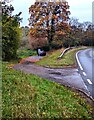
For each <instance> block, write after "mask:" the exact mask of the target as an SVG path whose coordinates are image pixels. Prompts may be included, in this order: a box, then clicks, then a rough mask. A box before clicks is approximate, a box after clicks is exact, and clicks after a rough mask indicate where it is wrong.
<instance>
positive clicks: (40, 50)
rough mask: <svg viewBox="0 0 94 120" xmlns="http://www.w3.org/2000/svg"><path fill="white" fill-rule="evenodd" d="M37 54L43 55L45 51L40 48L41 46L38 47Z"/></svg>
mask: <svg viewBox="0 0 94 120" xmlns="http://www.w3.org/2000/svg"><path fill="white" fill-rule="evenodd" d="M37 54H38V56H45V55H46V52H45V51H44V50H42V49H41V48H38V50H37Z"/></svg>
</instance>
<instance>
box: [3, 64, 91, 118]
mask: <svg viewBox="0 0 94 120" xmlns="http://www.w3.org/2000/svg"><path fill="white" fill-rule="evenodd" d="M11 65H13V63H11V62H3V64H2V109H3V112H2V118H5V119H9V118H12V119H13V118H24V119H25V118H28V119H29V118H42V119H43V118H54V119H55V118H62V119H63V118H72V119H73V118H76V119H77V118H78V119H79V118H80V119H89V118H90V119H91V118H93V116H92V111H93V108H92V107H91V106H90V105H89V104H88V103H87V102H86V100H85V99H84V98H81V97H80V96H79V95H78V94H77V93H75V92H73V91H70V89H68V88H66V87H63V86H61V85H59V84H57V83H55V82H52V81H49V80H46V79H42V78H40V77H38V76H35V75H32V74H25V73H23V72H19V71H16V70H13V69H12V67H11Z"/></svg>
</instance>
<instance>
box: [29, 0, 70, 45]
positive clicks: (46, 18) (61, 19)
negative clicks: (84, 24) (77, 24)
mask: <svg viewBox="0 0 94 120" xmlns="http://www.w3.org/2000/svg"><path fill="white" fill-rule="evenodd" d="M38 1H39V2H38ZM68 9H69V5H68V2H66V1H64V0H51V2H50V1H49V0H48V1H47V2H46V1H45V0H44V1H43V0H37V1H36V2H35V4H34V5H31V7H30V8H29V13H30V19H29V25H30V27H31V28H30V38H31V39H30V41H31V40H33V39H32V36H33V38H34V37H35V38H36V37H38V38H39V40H41V37H42V39H43V38H45V39H46V40H47V41H48V44H49V45H51V43H52V41H53V39H54V35H55V34H62V35H65V34H66V32H67V29H69V28H68V23H67V21H68V19H69V14H70V11H69V10H68ZM60 26H61V27H60Z"/></svg>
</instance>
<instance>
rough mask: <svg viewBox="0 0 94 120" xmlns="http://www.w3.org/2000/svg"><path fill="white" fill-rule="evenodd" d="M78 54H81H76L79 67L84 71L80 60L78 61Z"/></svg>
mask: <svg viewBox="0 0 94 120" xmlns="http://www.w3.org/2000/svg"><path fill="white" fill-rule="evenodd" d="M78 53H79V51H78V52H77V53H76V59H77V62H78V65H79V67H80V69H81V70H83V68H82V66H81V64H80V62H79V59H78Z"/></svg>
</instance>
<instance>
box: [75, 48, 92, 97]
mask: <svg viewBox="0 0 94 120" xmlns="http://www.w3.org/2000/svg"><path fill="white" fill-rule="evenodd" d="M76 59H77V63H78V69H79V73H80V75H81V76H82V79H83V80H84V83H85V85H86V87H87V89H88V90H89V92H90V95H91V96H92V97H93V98H94V48H90V49H85V50H81V51H79V52H78V53H77V54H76Z"/></svg>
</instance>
